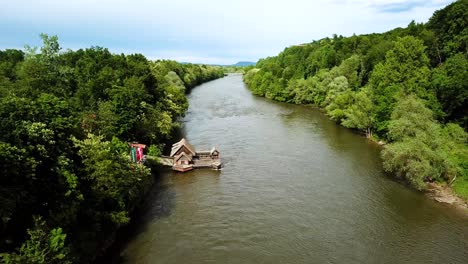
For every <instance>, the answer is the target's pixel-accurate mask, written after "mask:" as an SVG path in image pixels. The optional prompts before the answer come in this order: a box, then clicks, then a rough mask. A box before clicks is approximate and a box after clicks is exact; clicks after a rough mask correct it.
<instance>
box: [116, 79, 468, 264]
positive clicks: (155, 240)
mask: <svg viewBox="0 0 468 264" xmlns="http://www.w3.org/2000/svg"><path fill="white" fill-rule="evenodd" d="M189 101H190V108H189V111H188V113H187V115H186V117H185V119H184V123H183V128H182V131H181V134H182V135H183V136H185V137H186V138H187V139H188V140H189V141H190V143H191V144H192V145H194V146H195V147H196V148H197V149H209V148H210V147H211V146H212V145H216V146H217V147H219V149H220V150H221V157H222V158H223V161H224V163H225V167H224V169H223V170H222V171H212V170H195V171H191V172H188V173H185V174H180V173H173V172H172V171H167V172H166V173H163V175H162V176H161V177H160V178H159V179H158V180H157V183H156V184H155V186H154V188H153V189H152V191H151V193H150V195H149V196H148V198H147V200H146V203H145V205H144V206H143V208H142V212H141V214H140V215H138V216H136V217H137V219H136V221H134V223H133V225H132V226H131V227H130V228H131V229H132V230H133V232H131V233H132V235H131V236H130V237H128V238H127V240H126V242H125V246H124V247H123V249H122V251H121V252H120V256H121V260H122V262H123V263H468V218H467V217H466V212H465V213H464V212H460V211H459V210H457V209H456V208H452V207H450V206H448V205H444V204H439V203H437V202H435V201H433V200H430V199H428V198H427V197H426V196H424V195H422V194H420V193H418V192H415V191H412V190H410V189H408V188H406V187H405V186H404V185H403V184H401V183H398V182H396V181H394V180H392V179H391V177H389V176H387V175H385V173H384V172H383V170H382V167H381V161H380V158H379V151H380V148H379V147H378V146H377V145H375V144H374V143H372V142H369V141H367V140H366V139H365V138H363V137H361V136H359V135H356V134H354V133H352V132H351V131H350V130H348V129H345V128H342V127H340V126H337V125H336V124H335V123H333V122H331V121H329V120H328V119H327V117H326V116H324V115H323V114H322V113H321V112H320V111H319V110H317V109H314V108H312V107H307V106H295V105H289V104H281V103H277V102H272V101H269V100H266V99H264V98H258V97H254V96H252V95H251V94H250V93H249V91H248V90H247V89H246V88H245V86H244V84H243V83H242V77H241V76H239V75H231V76H228V77H225V78H223V79H219V80H216V81H212V82H209V83H206V84H203V85H201V86H199V87H197V88H195V89H194V90H193V91H192V92H191V94H190V95H189ZM177 140H178V139H177Z"/></svg>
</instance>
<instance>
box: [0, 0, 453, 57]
mask: <svg viewBox="0 0 468 264" xmlns="http://www.w3.org/2000/svg"><path fill="white" fill-rule="evenodd" d="M2 2H3V3H1V4H0V6H1V8H0V49H6V48H17V49H22V48H23V47H24V45H25V44H28V45H30V46H40V45H41V40H40V37H39V34H40V33H46V34H48V35H57V36H58V38H59V42H60V45H61V47H62V49H63V50H67V49H72V50H76V49H79V48H89V47H91V46H100V47H105V48H108V49H109V50H110V51H111V52H113V53H125V54H131V53H141V54H144V55H145V56H146V57H148V58H149V59H173V60H177V61H180V62H192V63H206V64H234V63H236V62H238V61H254V62H255V61H257V60H258V59H259V58H264V57H267V56H274V55H277V54H278V53H279V52H281V51H282V50H283V49H284V48H285V47H288V46H291V45H295V44H301V43H307V42H311V41H313V40H318V39H321V38H324V37H331V36H332V35H333V34H337V35H343V36H350V35H352V34H357V35H358V34H366V33H374V32H377V33H380V32H385V31H388V30H390V29H393V28H395V27H405V26H407V25H408V24H409V23H410V22H411V20H415V21H416V22H427V20H428V19H429V18H430V17H431V15H432V13H433V12H434V11H435V10H438V9H441V8H443V7H444V6H446V5H447V4H449V3H451V2H453V0H408V1H403V0H286V1H284V0H283V1H277V0H236V1H234V0H230V1H224V0H196V1H189V0H164V1H163V0H153V1H151V0H29V1H26V0H2Z"/></svg>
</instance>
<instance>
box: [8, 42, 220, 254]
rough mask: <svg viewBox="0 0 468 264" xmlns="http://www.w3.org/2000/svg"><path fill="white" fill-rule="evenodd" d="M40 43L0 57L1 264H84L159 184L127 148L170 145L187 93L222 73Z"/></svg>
mask: <svg viewBox="0 0 468 264" xmlns="http://www.w3.org/2000/svg"><path fill="white" fill-rule="evenodd" d="M41 38H42V40H43V45H42V47H40V48H32V47H29V46H26V48H25V50H24V51H22V50H15V49H7V50H2V51H0V119H1V122H0V131H1V132H2V133H1V134H0V171H1V173H0V204H1V206H0V248H1V252H0V253H2V252H3V253H2V254H1V255H0V259H2V260H3V262H5V263H70V262H80V263H87V262H89V261H92V260H93V258H94V257H95V256H96V255H97V254H98V253H99V251H98V250H99V249H101V248H103V247H105V246H106V245H108V244H109V243H110V242H111V237H112V234H113V233H114V232H115V231H116V229H117V228H118V227H120V226H122V225H125V224H127V223H128V222H129V221H130V212H131V211H132V210H133V208H134V207H135V206H136V204H137V203H138V202H139V201H140V199H141V198H142V196H143V194H144V192H145V190H146V189H147V188H149V186H150V184H151V181H152V177H151V175H150V170H149V169H148V168H147V167H146V166H143V165H141V164H136V163H132V162H130V158H129V154H128V144H127V142H132V141H139V142H144V143H145V144H150V145H152V146H158V145H159V144H161V143H162V142H164V141H165V140H167V139H168V138H169V137H170V135H171V132H172V130H173V128H174V127H177V126H178V122H177V120H178V119H179V117H181V116H183V115H184V113H185V111H186V110H187V107H188V102H187V99H186V97H185V93H186V92H187V91H188V90H189V89H191V88H193V87H194V86H196V85H198V84H200V83H203V82H206V81H209V80H212V79H216V78H219V77H222V76H224V73H223V70H222V69H221V68H219V67H213V66H206V65H194V64H180V63H177V62H175V61H168V60H159V61H150V60H148V59H146V58H145V57H144V56H143V55H141V54H131V55H124V54H112V53H110V52H109V50H107V49H105V48H102V47H91V48H88V49H79V50H76V51H71V50H67V51H61V48H60V45H59V42H58V38H57V37H56V36H48V35H45V34H43V35H41Z"/></svg>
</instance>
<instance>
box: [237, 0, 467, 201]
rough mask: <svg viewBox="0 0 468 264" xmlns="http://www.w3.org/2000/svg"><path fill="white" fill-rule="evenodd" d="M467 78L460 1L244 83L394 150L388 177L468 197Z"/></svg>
mask: <svg viewBox="0 0 468 264" xmlns="http://www.w3.org/2000/svg"><path fill="white" fill-rule="evenodd" d="M467 73H468V1H467V0H460V1H456V2H454V3H452V4H450V5H448V6H447V7H445V8H444V9H442V10H439V11H436V12H435V13H434V14H433V16H432V17H431V18H430V20H429V22H427V23H424V24H417V23H414V21H413V22H411V23H410V24H409V25H408V27H406V28H397V29H394V30H391V31H389V32H386V33H383V34H368V35H359V36H356V35H353V36H351V37H343V36H336V35H334V36H333V37H332V38H324V39H321V40H319V41H314V42H312V43H308V44H302V45H297V46H292V47H289V48H286V49H285V50H284V51H283V52H281V53H280V54H279V55H278V56H275V57H269V58H266V59H262V60H260V61H259V62H258V63H257V65H256V68H252V69H251V70H249V71H248V72H247V73H246V74H245V75H244V81H245V83H246V84H247V85H248V87H249V89H251V91H252V92H253V93H254V94H256V95H259V96H265V97H267V98H270V99H273V100H278V101H282V102H289V103H295V104H314V105H317V106H320V107H322V108H323V109H324V110H325V111H326V113H327V115H328V116H329V117H330V118H331V119H333V120H334V121H336V122H337V123H339V124H341V125H343V126H345V127H348V128H352V129H356V130H359V131H362V132H363V133H365V134H366V135H367V136H368V137H372V138H375V139H376V140H384V141H387V142H389V144H388V145H387V147H386V148H385V150H384V151H383V160H384V167H385V169H386V170H387V171H389V172H393V173H394V174H396V175H397V176H399V177H402V178H405V179H407V180H408V181H409V182H410V183H411V184H412V185H413V186H414V187H416V188H418V189H424V188H425V187H426V182H428V181H439V182H442V183H449V184H452V183H453V187H454V189H455V191H456V192H457V193H458V194H459V195H461V196H463V197H465V198H468V150H467V145H466V141H467V134H466V132H465V130H466V129H467V128H468V100H467V98H468V74H467ZM463 128H464V129H463Z"/></svg>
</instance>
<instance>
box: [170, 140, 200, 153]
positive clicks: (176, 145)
mask: <svg viewBox="0 0 468 264" xmlns="http://www.w3.org/2000/svg"><path fill="white" fill-rule="evenodd" d="M183 146H185V147H186V148H187V149H188V150H189V151H190V152H192V155H196V152H195V148H194V147H193V146H192V145H190V144H189V143H188V142H187V140H185V138H182V139H181V140H180V141H179V142H177V143H174V144H173V145H172V149H171V155H170V156H171V157H173V156H174V155H175V154H176V153H177V151H179V149H180V148H181V147H183Z"/></svg>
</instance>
